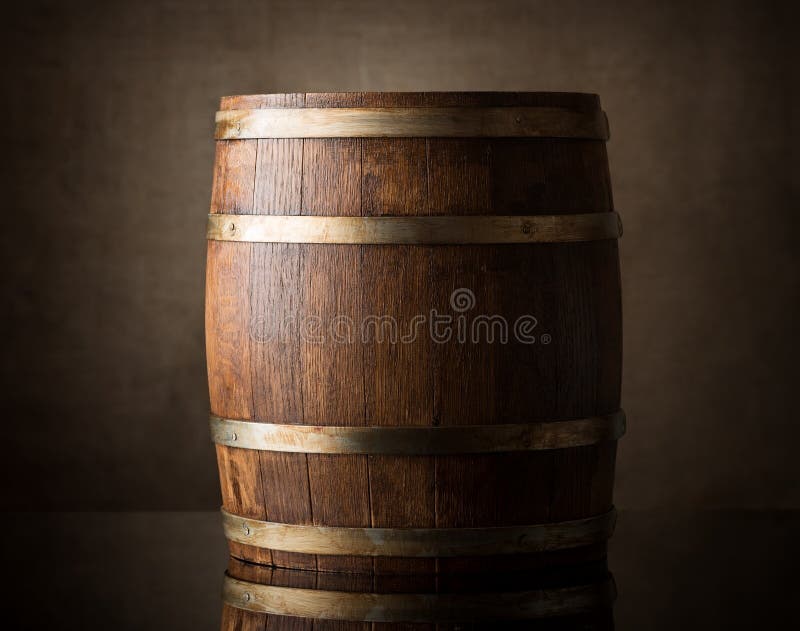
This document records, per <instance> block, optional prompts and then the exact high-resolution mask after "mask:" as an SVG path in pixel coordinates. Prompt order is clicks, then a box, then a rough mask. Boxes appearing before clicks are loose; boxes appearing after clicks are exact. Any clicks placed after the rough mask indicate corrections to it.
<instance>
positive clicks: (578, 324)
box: [206, 92, 624, 574]
mask: <svg viewBox="0 0 800 631" xmlns="http://www.w3.org/2000/svg"><path fill="white" fill-rule="evenodd" d="M607 138H608V128H607V122H606V118H605V114H604V113H603V111H602V110H601V108H600V103H599V98H598V97H597V96H596V95H593V94H577V93H540V92H524V93H470V92H455V93H451V92H441V93H305V94H270V95H251V96H234V97H225V98H223V99H222V103H221V108H220V112H218V113H217V128H216V139H217V140H216V158H215V166H214V184H213V193H212V201H211V214H210V215H209V224H208V238H209V241H208V261H207V285H206V344H207V359H208V379H209V392H210V403H211V410H210V416H211V421H210V422H211V430H212V436H213V439H214V441H215V442H216V449H217V458H218V465H219V473H220V481H221V488H222V499H223V521H224V525H225V531H226V536H227V537H228V539H229V544H230V552H231V555H232V556H233V557H235V558H238V559H243V560H246V561H249V562H255V563H261V564H269V565H275V566H281V567H287V568H296V569H312V570H318V571H344V572H357V573H370V572H376V573H379V574H387V573H388V574H392V573H411V572H414V573H427V572H431V573H433V572H439V573H446V572H453V571H461V570H470V569H476V568H480V569H482V570H493V571H506V570H513V569H522V568H530V567H540V566H542V565H553V564H565V563H572V562H579V561H580V562H583V561H587V560H592V559H600V558H603V557H604V555H605V549H606V540H607V538H608V537H609V536H610V534H611V531H612V529H613V525H614V511H613V505H612V487H613V477H614V464H615V454H616V440H617V439H618V438H619V437H620V436H621V435H622V433H623V432H624V414H623V413H622V411H621V409H620V368H621V307H620V277H619V259H618V250H617V238H618V237H619V236H620V234H621V227H620V224H619V218H618V216H617V214H616V213H615V211H614V206H613V201H612V196H611V184H610V180H609V169H608V160H607V155H606V146H605V141H606V139H607Z"/></svg>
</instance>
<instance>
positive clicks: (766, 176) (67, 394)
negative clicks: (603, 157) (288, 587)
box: [0, 0, 800, 509]
mask: <svg viewBox="0 0 800 631" xmlns="http://www.w3.org/2000/svg"><path fill="white" fill-rule="evenodd" d="M785 4H786V5H787V6H788V5H789V3H785ZM10 11H11V13H6V14H5V15H4V21H3V26H2V27H1V28H2V30H3V34H2V35H3V36H2V37H1V38H0V46H2V49H3V55H2V59H3V62H2V63H3V79H4V87H5V94H4V98H3V101H2V114H3V123H4V124H3V126H2V129H1V130H0V134H1V135H2V140H3V144H4V147H5V151H4V153H5V164H4V168H3V169H2V175H1V176H0V177H2V180H1V182H2V190H3V197H4V210H5V212H4V216H5V220H4V225H3V230H2V255H3V259H4V265H3V270H4V272H3V274H2V283H3V287H4V296H5V298H4V309H3V311H2V325H3V334H4V337H5V342H4V344H3V346H4V349H3V351H4V352H3V389H4V391H5V392H4V397H3V398H4V403H5V406H4V411H5V414H6V416H5V423H4V426H5V427H6V431H5V433H4V442H5V445H6V447H5V449H4V450H3V458H2V473H3V476H4V480H5V486H6V488H5V492H4V508H5V509H14V508H20V509H23V508H27V509H48V508H51V509H123V508H133V509H148V508H149V509H162V508H177V509H193V508H215V507H216V506H217V505H218V504H219V491H218V486H217V480H216V469H215V460H214V456H213V453H212V449H211V446H210V445H209V440H208V432H207V428H206V414H207V406H208V401H207V393H206V383H205V366H204V355H203V314H202V310H203V274H204V252H205V241H204V227H205V215H206V212H207V208H208V204H209V197H210V189H211V176H212V162H213V143H212V139H211V137H212V120H213V114H214V111H215V109H216V106H217V103H218V99H219V97H220V96H221V95H224V94H237V93H249V92H284V91H289V92H291V91H334V90H564V91H586V92H597V93H599V94H600V95H601V98H602V102H603V105H604V108H605V109H606V111H607V112H608V115H609V118H610V120H611V127H612V138H611V141H610V143H609V145H608V149H609V155H610V160H611V170H612V177H613V181H614V187H615V200H616V204H617V206H618V209H619V211H620V212H621V214H622V215H623V217H624V220H625V236H624V238H623V240H622V242H621V252H622V269H623V287H624V318H625V368H624V391H623V401H624V405H625V407H626V409H627V411H628V414H629V424H630V428H629V434H628V436H627V437H626V438H625V439H624V440H623V442H622V443H621V446H620V455H619V465H618V467H619V478H618V479H619V481H618V487H617V491H618V492H617V503H618V505H620V506H622V507H624V508H644V507H653V506H665V505H667V506H669V505H672V506H677V505H685V506H692V507H694V506H698V505H704V506H713V507H716V506H742V507H785V508H789V507H792V508H800V485H797V484H796V478H797V475H796V472H797V469H796V459H797V456H796V452H797V449H796V446H795V443H796V441H797V440H798V439H800V423H798V421H800V419H799V418H798V413H797V406H796V404H794V403H792V399H795V400H796V396H793V395H795V392H794V391H795V390H796V388H797V383H798V376H799V375H798V362H797V359H796V358H797V350H798V348H797V343H796V340H797V336H796V334H795V327H796V318H797V306H798V303H800V301H799V300H798V298H800V295H799V294H800V273H799V270H800V266H798V258H799V255H798V248H797V243H796V236H797V234H798V212H797V211H798V188H797V183H796V179H795V180H794V181H793V178H797V175H798V173H797V171H798V161H797V147H798V146H800V142H799V141H800V138H798V128H797V121H796V115H797V112H798V100H797V92H796V88H795V87H794V86H792V87H791V88H790V87H789V86H790V84H791V83H794V84H796V83H797V76H796V63H795V62H796V59H797V55H798V51H797V50H796V47H795V45H794V44H792V43H790V35H791V37H792V38H793V37H794V33H791V32H790V30H794V25H795V24H796V23H797V17H798V16H797V15H796V11H794V9H788V8H783V6H782V5H781V4H772V3H769V2H764V3H752V2H743V1H742V2H718V3H702V2H696V1H695V2H683V1H681V2H664V3H655V2H654V3H651V6H647V3H641V2H618V3H598V2H573V1H570V0H552V1H542V2H508V1H495V2H477V1H475V0H466V1H461V2H456V1H453V2H439V3H436V2H430V1H418V0H413V1H408V0H407V1H406V2H402V3H383V4H382V3H379V2H368V1H363V2H355V1H328V2H302V1H287V2H267V1H263V0H261V1H258V0H253V1H250V2H245V1H236V2H227V3H226V2H217V1H198V0H159V1H148V0H140V1H133V0H131V1H130V2H119V1H111V2H93V3H90V2H86V1H83V0H75V1H74V2H69V3H67V2H63V3H56V2H36V1H32V2H27V3H23V4H17V5H15V8H14V9H13V10H10ZM790 12H794V13H795V14H794V15H790ZM790 90H793V91H790ZM793 116H794V117H795V118H794V119H793V118H792V117H793Z"/></svg>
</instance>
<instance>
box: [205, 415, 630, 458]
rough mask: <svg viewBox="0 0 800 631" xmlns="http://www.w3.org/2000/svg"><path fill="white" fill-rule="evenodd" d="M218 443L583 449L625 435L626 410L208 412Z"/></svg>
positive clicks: (373, 449) (387, 451) (434, 450)
mask: <svg viewBox="0 0 800 631" xmlns="http://www.w3.org/2000/svg"><path fill="white" fill-rule="evenodd" d="M210 425H211V437H212V439H213V441H214V442H215V443H217V444H218V445H225V446H227V447H239V448H242V449H257V450H260V451H283V452H297V453H316V454H369V455H401V456H436V455H448V454H449V455H455V454H470V453H498V452H510V451H535V450H543V449H567V448H570V447H583V446H585V445H593V444H596V443H599V442H604V441H609V440H617V439H619V438H620V437H622V435H623V434H624V433H625V413H624V412H623V411H622V410H618V411H617V412H614V413H613V414H606V415H603V416H593V417H589V418H581V419H575V420H571V421H549V422H537V423H516V424H503V425H461V426H459V425H452V426H441V425H440V426H437V427H421V426H413V427H412V426H402V427H400V426H393V427H386V426H371V427H346V426H325V425H286V424H277V423H257V422H253V421H242V420H236V419H228V418H221V417H219V416H214V415H211V417H210Z"/></svg>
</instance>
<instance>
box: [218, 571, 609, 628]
mask: <svg viewBox="0 0 800 631" xmlns="http://www.w3.org/2000/svg"><path fill="white" fill-rule="evenodd" d="M616 596H617V590H616V586H615V584H614V580H613V578H611V577H608V578H606V579H605V580H602V581H598V582H597V583H591V584H588V585H576V586H569V587H556V588H548V589H529V590H524V591H519V592H497V593H477V594H476V593H439V594H435V593H433V594H404V593H394V594H371V593H358V592H342V591H327V590H319V589H304V588H298V587H283V586H277V585H264V584H261V583H252V582H250V581H243V580H239V579H235V578H232V577H230V576H227V575H226V576H225V580H224V583H223V587H222V600H223V602H224V603H225V604H226V605H230V606H232V607H236V608H237V609H243V610H245V611H252V612H258V613H266V614H272V615H280V616H295V617H298V618H313V619H322V620H348V621H354V622H409V623H414V622H429V623H447V622H461V621H488V620H528V619H534V618H544V617H551V616H568V615H578V614H581V613H587V612H592V611H597V610H600V609H602V608H605V607H610V606H611V605H612V604H613V603H614V600H615V599H616Z"/></svg>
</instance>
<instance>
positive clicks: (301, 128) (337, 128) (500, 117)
mask: <svg viewBox="0 0 800 631" xmlns="http://www.w3.org/2000/svg"><path fill="white" fill-rule="evenodd" d="M214 137H215V138H217V139H218V140H226V139H242V138H436V137H460V138H470V137H543V138H584V139H589V140H608V137H609V133H608V120H607V118H606V115H605V112H603V111H602V110H595V111H592V112H579V111H575V110H568V109H563V108H558V107H369V108H362V107H356V108H348V107H336V108H334V107H330V108H312V107H308V108H267V109H259V110H223V111H220V112H217V115H216V130H215V133H214Z"/></svg>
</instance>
